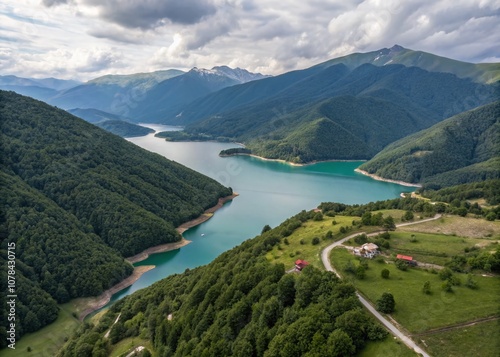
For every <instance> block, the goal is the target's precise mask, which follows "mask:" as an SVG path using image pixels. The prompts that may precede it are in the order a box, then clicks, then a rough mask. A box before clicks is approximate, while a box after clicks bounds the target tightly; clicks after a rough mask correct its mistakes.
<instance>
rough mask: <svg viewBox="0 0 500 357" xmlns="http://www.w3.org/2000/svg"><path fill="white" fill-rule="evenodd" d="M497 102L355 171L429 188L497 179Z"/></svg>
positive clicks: (390, 149) (409, 140)
mask: <svg viewBox="0 0 500 357" xmlns="http://www.w3.org/2000/svg"><path fill="white" fill-rule="evenodd" d="M499 138H500V102H498V101H497V102H494V103H491V104H488V105H485V106H482V107H479V108H477V109H474V110H470V111H467V112H464V113H461V114H458V115H456V116H454V117H452V118H449V119H447V120H445V121H443V122H441V123H439V124H436V125H434V126H432V127H431V128H429V129H426V130H423V131H421V132H418V133H416V134H413V135H411V136H408V137H406V138H404V139H401V140H399V141H397V142H395V143H393V144H391V145H389V146H387V148H385V149H384V150H383V151H381V152H380V153H379V154H377V155H376V156H375V157H374V158H373V159H372V160H370V161H368V162H367V163H365V164H363V165H362V166H361V167H360V169H362V170H366V171H368V172H369V173H373V174H376V175H379V176H382V177H384V178H390V179H395V180H403V181H406V182H420V183H422V184H424V186H425V187H426V188H429V189H439V188H441V187H446V186H453V185H459V184H465V183H468V182H475V181H484V180H487V179H496V178H500V170H499V167H500V139H499Z"/></svg>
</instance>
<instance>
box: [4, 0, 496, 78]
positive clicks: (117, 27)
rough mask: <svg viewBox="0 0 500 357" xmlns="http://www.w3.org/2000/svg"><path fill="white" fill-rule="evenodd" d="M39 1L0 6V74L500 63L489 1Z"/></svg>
mask: <svg viewBox="0 0 500 357" xmlns="http://www.w3.org/2000/svg"><path fill="white" fill-rule="evenodd" d="M41 1H42V0H24V1H20V0H4V1H3V2H2V4H0V70H1V71H2V74H8V73H12V74H17V75H24V76H30V75H37V76H61V77H64V78H78V79H90V78H93V77H96V76H98V75H101V74H105V73H134V72H144V71H146V70H157V69H165V68H180V69H188V68H190V67H193V66H198V67H209V68H211V67H213V66H215V65H222V64H228V65H231V66H239V67H243V68H247V69H249V70H253V71H259V72H262V73H268V74H277V73H280V72H282V71H286V70H292V69H297V68H304V67H307V66H311V65H314V64H316V63H319V62H322V61H325V60H328V59H329V58H331V57H336V56H342V55H346V54H349V53H351V52H363V51H371V50H376V49H379V48H382V47H391V46H392V45H393V44H395V43H397V44H400V45H402V46H404V47H407V48H411V49H418V50H423V51H428V52H433V53H436V54H439V55H441V56H447V57H451V58H455V59H459V60H465V61H475V62H484V61H491V60H492V59H493V60H494V59H498V58H499V57H500V50H499V49H500V21H499V19H500V10H499V9H500V2H498V1H495V0H456V1H451V0H436V1H427V0H406V1H400V0H349V1H341V0H333V1H332V0H311V1H302V0H187V1H183V2H180V1H173V0H167V1H163V0H148V1H133V0H128V1H126V2H120V4H119V6H118V2H117V1H118V0H68V1H65V0H59V1H58V0H43V3H42V2H41ZM44 3H45V5H44ZM188 5H189V6H191V7H190V9H191V11H188V10H189V9H188V7H189V6H188Z"/></svg>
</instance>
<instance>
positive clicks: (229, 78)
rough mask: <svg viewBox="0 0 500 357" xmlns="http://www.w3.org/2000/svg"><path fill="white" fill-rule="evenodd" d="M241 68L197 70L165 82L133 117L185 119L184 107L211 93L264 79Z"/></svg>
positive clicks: (137, 107) (142, 119)
mask: <svg viewBox="0 0 500 357" xmlns="http://www.w3.org/2000/svg"><path fill="white" fill-rule="evenodd" d="M264 77H265V76H263V75H261V74H260V73H250V72H248V71H246V70H242V69H240V68H235V69H232V68H229V67H226V66H224V67H214V68H212V69H210V70H208V69H203V68H196V67H195V68H193V69H191V70H190V71H189V72H187V73H185V74H183V75H181V76H178V77H176V78H172V79H169V80H166V81H163V82H161V83H159V84H158V85H156V86H155V87H154V88H152V89H151V90H150V91H148V92H147V93H145V95H144V98H142V99H141V100H140V101H139V102H138V103H137V105H134V107H133V108H131V111H130V116H131V117H132V118H134V120H135V121H138V122H148V123H152V122H155V123H157V122H163V121H164V118H167V117H170V118H172V117H177V116H182V115H183V114H182V109H181V108H182V107H183V106H184V105H186V104H187V103H190V102H192V101H193V100H195V99H197V98H200V97H203V96H205V95H207V94H209V93H212V92H216V91H218V90H220V89H223V88H226V87H230V86H233V85H236V84H241V83H246V82H249V81H254V80H257V79H261V78H264Z"/></svg>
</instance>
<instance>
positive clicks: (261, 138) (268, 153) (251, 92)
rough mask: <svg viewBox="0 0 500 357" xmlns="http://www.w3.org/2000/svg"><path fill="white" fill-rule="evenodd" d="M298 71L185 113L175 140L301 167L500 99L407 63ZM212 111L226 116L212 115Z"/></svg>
mask: <svg viewBox="0 0 500 357" xmlns="http://www.w3.org/2000/svg"><path fill="white" fill-rule="evenodd" d="M296 72H303V73H295V72H293V73H287V74H284V75H282V76H277V77H275V78H267V79H264V80H261V81H256V82H255V83H247V84H245V85H241V86H233V87H229V88H225V89H223V90H222V91H220V93H219V92H217V93H214V94H213V95H210V96H207V98H204V99H200V102H199V103H198V102H196V103H197V104H199V105H197V106H196V107H190V108H187V109H186V112H184V111H183V115H182V118H181V119H182V122H183V123H187V124H188V125H187V126H186V128H185V132H186V134H187V135H185V134H175V139H177V140H181V139H182V138H183V137H184V138H185V139H189V138H190V137H196V136H199V137H205V138H210V139H217V138H218V137H224V138H232V139H233V140H234V141H236V142H243V143H244V144H245V145H246V146H247V147H248V148H249V149H251V150H252V152H253V153H255V154H256V155H259V156H263V157H267V158H272V159H284V160H287V161H291V162H298V163H304V162H311V161H317V160H330V159H369V158H372V157H373V156H374V155H375V154H376V153H378V152H379V151H380V150H382V149H383V148H384V147H385V146H386V145H388V144H390V143H392V142H394V141H396V140H398V139H401V138H403V137H405V136H407V135H410V134H412V133H415V132H417V131H419V130H422V129H425V128H428V127H430V126H432V125H434V124H436V123H438V122H440V121H442V120H443V119H445V118H447V117H449V116H452V115H454V114H457V113H460V112H462V111H464V110H468V109H472V108H475V107H477V106H479V105H482V104H485V103H490V102H491V101H493V100H494V99H495V98H496V97H495V90H496V87H495V86H494V85H484V84H478V83H474V82H472V81H471V80H468V79H460V78H458V77H456V76H454V75H452V74H448V73H433V72H428V71H425V70H423V69H421V68H417V67H405V66H403V65H388V66H383V67H378V66H374V65H372V64H362V65H360V66H359V67H357V68H354V69H349V68H348V67H347V66H345V65H344V64H335V65H332V66H329V67H326V68H321V67H313V68H310V69H307V70H303V71H296ZM280 84H284V85H288V86H287V87H281V86H280ZM269 88H272V89H273V90H271V92H270V93H269V96H268V97H267V98H263V97H262V96H260V95H259V93H258V89H262V91H263V92H266V93H268V92H269ZM233 92H234V93H233ZM223 93H224V95H227V96H228V98H230V99H231V100H232V101H234V107H233V108H231V106H229V105H222V102H221V100H222V97H221V96H222V94H223ZM477 93H479V94H480V95H476V94H477ZM247 97H248V100H247V101H246V99H245V98H247ZM210 98H211V99H210ZM209 99H210V100H209ZM245 101H246V103H245ZM240 103H245V104H240ZM209 105H213V106H214V107H217V108H220V110H221V111H220V112H216V113H212V114H211V115H207V114H208V113H209V112H210V111H209V109H210V107H208V106H209ZM198 110H199V111H200V113H205V114H203V115H206V116H204V117H200V115H201V114H198V112H197V111H198ZM192 117H193V118H196V120H194V119H193V118H192ZM181 119H179V120H181ZM179 123H180V122H179Z"/></svg>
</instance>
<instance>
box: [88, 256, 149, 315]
mask: <svg viewBox="0 0 500 357" xmlns="http://www.w3.org/2000/svg"><path fill="white" fill-rule="evenodd" d="M155 267H156V266H155V265H143V266H140V267H134V271H133V272H132V274H131V275H129V276H128V277H127V278H125V279H123V280H122V281H120V282H119V283H118V284H116V285H113V286H112V287H111V288H109V289H107V290H105V291H103V292H102V293H101V295H99V296H95V297H90V298H88V299H89V300H88V302H87V303H86V305H87V307H86V308H85V309H84V310H83V312H81V313H80V316H79V320H80V321H83V320H84V319H85V318H86V317H87V316H88V315H90V314H91V313H93V312H94V311H96V310H99V309H100V308H102V307H103V306H105V305H106V304H107V303H108V302H109V301H110V300H111V297H112V296H113V295H114V294H116V293H117V292H119V291H121V290H123V289H125V288H128V287H129V286H131V285H132V284H133V283H135V282H136V281H137V280H139V278H140V277H141V276H142V274H144V273H146V272H148V271H150V270H152V269H154V268H155Z"/></svg>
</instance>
